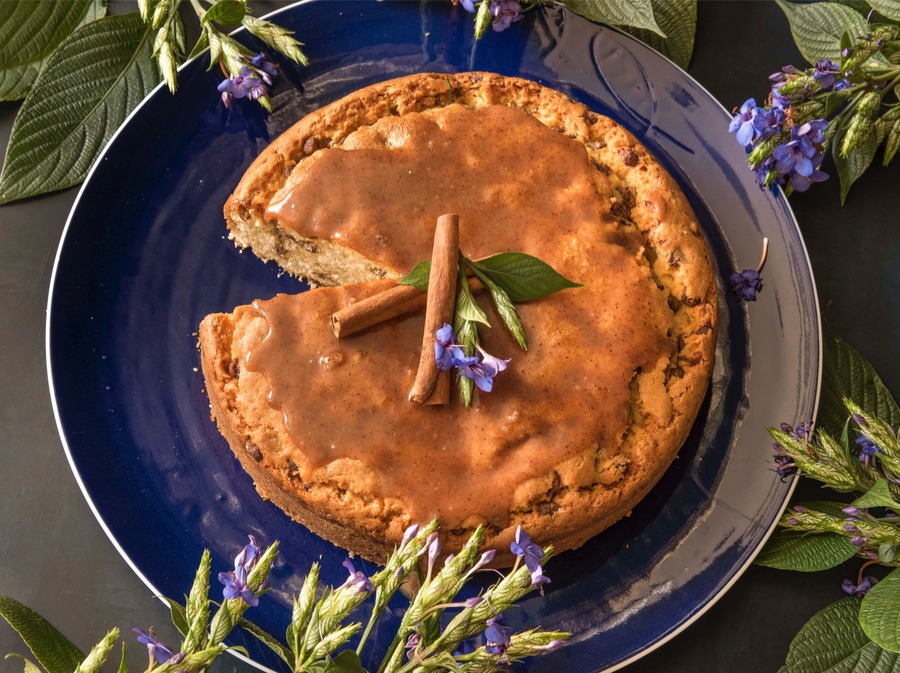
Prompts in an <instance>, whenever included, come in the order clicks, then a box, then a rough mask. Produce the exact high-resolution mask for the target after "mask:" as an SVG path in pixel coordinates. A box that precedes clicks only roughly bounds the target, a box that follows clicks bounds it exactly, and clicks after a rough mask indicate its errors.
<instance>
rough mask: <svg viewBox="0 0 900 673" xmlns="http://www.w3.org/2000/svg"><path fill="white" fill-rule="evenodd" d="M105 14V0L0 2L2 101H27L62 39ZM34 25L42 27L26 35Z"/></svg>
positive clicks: (0, 91)
mask: <svg viewBox="0 0 900 673" xmlns="http://www.w3.org/2000/svg"><path fill="white" fill-rule="evenodd" d="M105 14H106V3H105V2H103V0H79V1H78V2H18V1H9V2H0V45H2V46H0V101H4V100H21V99H22V98H24V97H25V95H26V94H27V93H28V90H29V89H30V88H31V86H32V84H34V81H35V80H36V79H37V76H38V73H39V72H40V69H41V66H42V65H43V64H44V62H45V61H46V59H47V56H48V55H49V54H50V53H51V52H52V51H53V49H55V48H56V47H57V46H58V45H59V43H60V42H61V41H62V40H63V38H64V37H65V36H66V35H68V34H69V33H71V32H72V31H73V30H75V29H76V28H78V27H79V26H82V25H84V24H86V23H90V22H91V21H95V20H97V19H99V18H101V17H102V16H104V15H105ZM34 24H39V25H40V28H37V29H35V32H34V33H29V32H27V31H28V30H29V27H30V26H32V25H34ZM17 46H23V47H24V48H23V49H15V47H17ZM11 51H12V53H10V52H11ZM13 63H14V64H13Z"/></svg>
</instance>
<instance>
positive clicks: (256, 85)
mask: <svg viewBox="0 0 900 673" xmlns="http://www.w3.org/2000/svg"><path fill="white" fill-rule="evenodd" d="M218 89H219V91H220V92H221V93H222V102H223V103H224V104H225V107H231V101H232V100H233V99H235V98H244V97H245V96H246V97H249V98H250V99H251V100H259V99H260V98H262V97H263V96H265V95H266V94H267V93H268V89H266V85H265V83H264V82H263V81H262V79H260V77H259V76H258V75H257V73H256V72H254V71H253V70H251V69H250V68H248V67H247V66H246V65H245V66H242V67H241V70H240V72H239V73H238V74H237V75H235V76H234V77H230V78H228V79H226V80H223V81H222V83H221V84H219V86H218Z"/></svg>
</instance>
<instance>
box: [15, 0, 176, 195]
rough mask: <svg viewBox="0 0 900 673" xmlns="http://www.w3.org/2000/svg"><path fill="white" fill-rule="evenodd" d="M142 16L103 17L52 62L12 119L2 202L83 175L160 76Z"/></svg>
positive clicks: (63, 47)
mask: <svg viewBox="0 0 900 673" xmlns="http://www.w3.org/2000/svg"><path fill="white" fill-rule="evenodd" d="M150 47H151V44H150V40H149V39H148V35H147V29H146V27H145V26H144V24H143V22H142V21H141V18H140V16H139V15H138V14H137V13H132V14H122V15H118V16H111V17H108V18H105V19H100V20H98V21H94V22H92V23H89V24H87V25H86V26H84V27H82V28H79V29H78V30H76V31H75V32H74V33H72V35H70V36H69V37H67V38H66V39H65V40H64V41H63V42H62V44H61V45H60V46H59V48H58V49H57V50H56V51H55V52H54V53H53V54H52V56H50V58H49V59H48V60H47V64H46V65H45V67H44V68H43V69H42V70H41V73H40V75H39V76H38V79H37V81H36V82H35V84H34V87H33V88H32V90H31V91H30V92H29V94H28V96H27V97H26V98H25V102H24V103H23V104H22V107H21V109H20V110H19V114H18V115H17V116H16V120H15V123H14V124H13V129H12V134H11V136H10V141H9V147H8V148H7V153H6V161H5V162H4V165H3V172H2V173H0V203H7V202H9V201H14V200H16V199H22V198H26V197H28V196H35V195H37V194H43V193H45V192H49V191H53V190H56V189H63V188H65V187H70V186H72V185H75V184H78V183H79V182H81V181H82V180H84V178H85V176H86V175H87V172H88V170H89V169H90V167H91V165H92V164H93V162H94V160H95V159H96V157H97V156H98V155H99V153H100V151H101V150H102V149H103V147H104V146H105V145H106V143H107V141H108V140H109V139H110V137H112V134H113V133H114V132H115V130H116V129H117V128H118V127H119V125H120V124H121V123H122V122H123V121H124V120H125V117H126V116H127V115H128V114H129V113H130V112H131V110H133V109H134V108H135V107H136V106H137V104H138V103H139V102H140V101H141V100H142V99H143V98H144V96H145V95H147V94H148V93H149V92H150V91H151V90H152V88H153V87H154V86H155V85H156V83H157V82H158V81H159V75H158V74H157V72H156V69H155V68H154V66H153V63H152V61H151V58H150Z"/></svg>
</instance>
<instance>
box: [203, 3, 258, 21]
mask: <svg viewBox="0 0 900 673" xmlns="http://www.w3.org/2000/svg"><path fill="white" fill-rule="evenodd" d="M246 13H247V5H246V4H245V3H243V2H241V0H219V2H217V3H216V4H214V5H213V6H212V7H210V8H209V9H208V10H206V13H205V14H204V15H203V18H202V19H200V23H209V22H210V21H215V22H216V23H220V24H222V25H223V26H235V25H237V24H239V23H240V22H241V20H242V19H243V18H244V15H245V14H246Z"/></svg>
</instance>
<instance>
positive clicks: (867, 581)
mask: <svg viewBox="0 0 900 673" xmlns="http://www.w3.org/2000/svg"><path fill="white" fill-rule="evenodd" d="M875 584H878V580H877V579H876V578H875V577H872V576H866V577H863V578H862V580H861V581H860V583H859V584H854V583H853V581H852V580H844V581H843V582H841V589H843V590H844V593H846V594H849V595H850V596H859V597H860V598H862V597H863V596H865V595H866V594H867V593H869V589H871V588H872V587H873V586H874V585H875Z"/></svg>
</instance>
